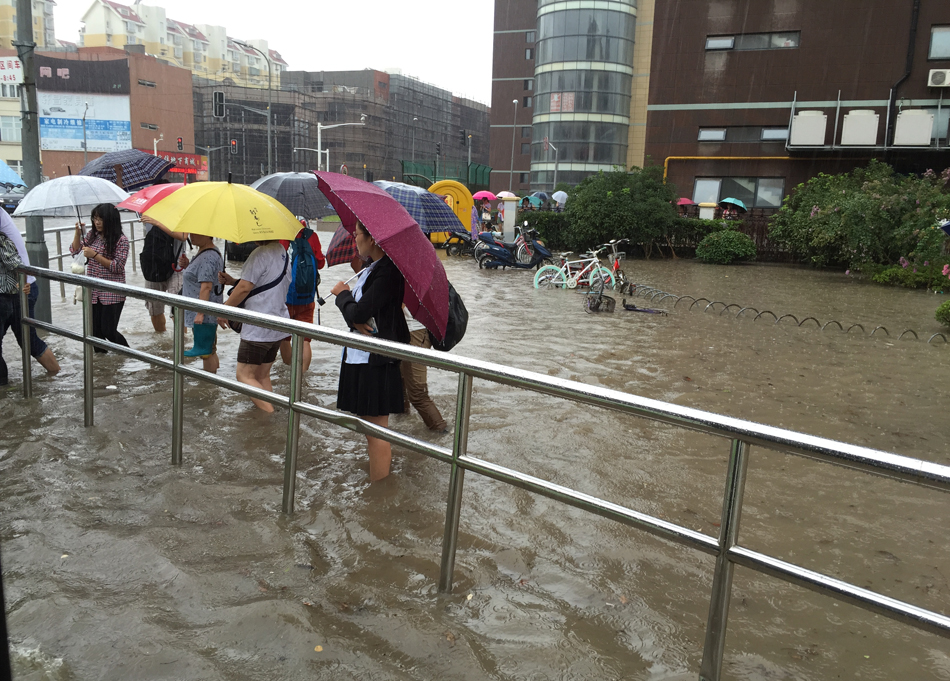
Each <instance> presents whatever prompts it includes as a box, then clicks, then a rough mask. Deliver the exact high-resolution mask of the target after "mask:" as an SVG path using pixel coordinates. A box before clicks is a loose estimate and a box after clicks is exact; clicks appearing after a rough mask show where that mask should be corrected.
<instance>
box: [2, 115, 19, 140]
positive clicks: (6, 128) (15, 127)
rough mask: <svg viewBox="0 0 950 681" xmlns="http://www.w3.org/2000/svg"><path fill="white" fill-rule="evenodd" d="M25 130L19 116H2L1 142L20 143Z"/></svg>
mask: <svg viewBox="0 0 950 681" xmlns="http://www.w3.org/2000/svg"><path fill="white" fill-rule="evenodd" d="M22 132H23V128H22V126H21V124H20V117H19V116H0V142H16V143H18V144H19V143H20V139H21V138H20V135H21V134H22Z"/></svg>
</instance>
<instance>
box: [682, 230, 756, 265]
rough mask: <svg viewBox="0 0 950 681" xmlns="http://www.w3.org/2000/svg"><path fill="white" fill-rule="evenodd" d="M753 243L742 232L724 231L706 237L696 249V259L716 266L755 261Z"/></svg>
mask: <svg viewBox="0 0 950 681" xmlns="http://www.w3.org/2000/svg"><path fill="white" fill-rule="evenodd" d="M755 255H756V252H755V242H754V241H752V239H751V238H750V237H749V236H748V235H746V234H743V233H742V232H737V231H735V230H731V229H725V230H722V231H721V232H713V233H712V234H709V235H707V236H706V237H705V238H704V239H703V240H702V241H700V242H699V246H697V247H696V257H697V258H699V259H700V260H702V261H703V262H708V263H714V264H716V265H731V264H732V263H734V262H738V261H740V260H755Z"/></svg>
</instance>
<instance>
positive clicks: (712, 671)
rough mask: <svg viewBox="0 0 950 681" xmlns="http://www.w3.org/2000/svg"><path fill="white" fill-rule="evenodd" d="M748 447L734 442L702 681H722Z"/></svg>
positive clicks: (710, 602)
mask: <svg viewBox="0 0 950 681" xmlns="http://www.w3.org/2000/svg"><path fill="white" fill-rule="evenodd" d="M748 449H749V446H748V445H747V444H746V443H745V442H743V441H742V440H733V441H732V450H731V451H730V453H729V470H728V473H727V477H726V490H725V493H724V495H723V500H722V523H721V524H720V529H719V555H718V556H716V569H715V572H714V573H713V584H712V597H711V598H710V600H709V617H708V620H707V622H706V642H705V645H704V646H703V661H702V663H701V665H700V668H699V678H700V681H719V679H720V675H721V674H722V657H723V651H724V650H725V645H726V623H727V621H728V619H729V599H730V597H731V595H732V574H733V571H734V570H735V565H734V564H733V563H732V561H731V560H729V557H728V553H729V550H730V549H732V547H734V546H735V545H736V544H737V543H738V541H739V519H740V516H741V514H742V495H743V492H744V491H745V479H746V470H747V469H748V467H749V459H748Z"/></svg>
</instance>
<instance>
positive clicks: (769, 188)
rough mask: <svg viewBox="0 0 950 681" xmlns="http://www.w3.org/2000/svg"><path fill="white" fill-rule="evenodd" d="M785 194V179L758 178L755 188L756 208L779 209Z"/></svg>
mask: <svg viewBox="0 0 950 681" xmlns="http://www.w3.org/2000/svg"><path fill="white" fill-rule="evenodd" d="M784 194H785V179H784V178H781V177H768V178H766V177H760V178H759V181H758V183H757V184H756V188H755V207H756V208H781V207H782V196H784Z"/></svg>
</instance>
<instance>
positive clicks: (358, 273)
mask: <svg viewBox="0 0 950 681" xmlns="http://www.w3.org/2000/svg"><path fill="white" fill-rule="evenodd" d="M362 273H363V272H362V270H360V271H359V272H357V273H356V274H354V275H353V276H352V277H350V278H349V279H347V280H346V281H344V282H343V283H344V284H349V283H350V282H351V281H353V280H354V279H356V278H357V277H358V276H360V275H361V274H362ZM330 295H331V296H333V297H334V298H335V297H336V294H335V293H331V294H330ZM322 304H323V303H321V305H322Z"/></svg>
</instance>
